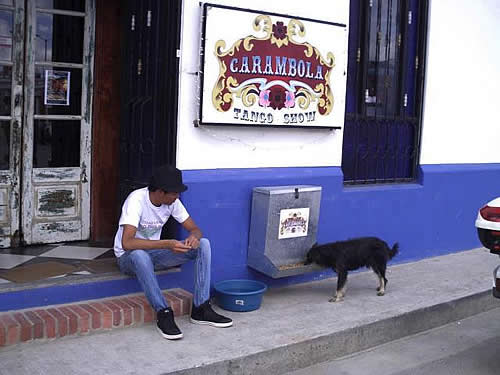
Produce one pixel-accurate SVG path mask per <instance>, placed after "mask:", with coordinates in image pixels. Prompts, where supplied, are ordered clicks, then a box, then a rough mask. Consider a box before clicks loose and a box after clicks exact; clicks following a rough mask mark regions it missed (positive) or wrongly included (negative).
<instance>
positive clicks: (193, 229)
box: [182, 217, 203, 249]
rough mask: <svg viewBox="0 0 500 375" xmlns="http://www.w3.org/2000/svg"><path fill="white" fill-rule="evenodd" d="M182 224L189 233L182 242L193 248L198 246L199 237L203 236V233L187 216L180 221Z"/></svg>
mask: <svg viewBox="0 0 500 375" xmlns="http://www.w3.org/2000/svg"><path fill="white" fill-rule="evenodd" d="M182 226H183V227H184V229H186V230H187V231H188V232H189V233H190V234H189V237H188V238H186V239H185V240H184V243H185V244H186V245H187V246H190V247H191V248H193V249H197V248H198V247H200V239H201V237H203V233H201V229H200V228H198V226H197V225H196V223H195V222H194V220H193V219H191V217H188V218H187V219H186V220H185V221H184V222H183V223H182Z"/></svg>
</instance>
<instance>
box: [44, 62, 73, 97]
mask: <svg viewBox="0 0 500 375" xmlns="http://www.w3.org/2000/svg"><path fill="white" fill-rule="evenodd" d="M70 74H71V72H66V71H61V70H46V71H45V95H44V104H45V105H69V84H70Z"/></svg>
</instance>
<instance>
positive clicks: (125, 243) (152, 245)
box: [122, 219, 201, 253]
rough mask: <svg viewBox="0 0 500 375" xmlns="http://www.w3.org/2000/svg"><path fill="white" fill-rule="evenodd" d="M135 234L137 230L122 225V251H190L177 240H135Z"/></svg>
mask: <svg viewBox="0 0 500 375" xmlns="http://www.w3.org/2000/svg"><path fill="white" fill-rule="evenodd" d="M188 220H189V219H188ZM186 221H187V220H186ZM136 232H137V228H136V227H134V226H133V225H130V224H124V225H123V234H122V247H123V249H124V250H126V251H128V250H136V249H142V250H154V249H170V250H172V251H178V252H181V253H185V252H186V251H189V250H190V249H191V246H189V245H187V244H185V243H183V242H181V241H177V240H145V239H142V238H136V237H135V234H136ZM200 233H201V232H200Z"/></svg>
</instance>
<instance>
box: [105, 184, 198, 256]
mask: <svg viewBox="0 0 500 375" xmlns="http://www.w3.org/2000/svg"><path fill="white" fill-rule="evenodd" d="M170 215H172V216H173V217H174V219H175V220H177V221H178V222H179V223H183V222H184V221H186V220H187V218H188V217H189V214H188V212H187V211H186V208H184V205H183V204H182V203H181V201H180V200H178V199H176V200H175V201H174V203H172V204H171V205H166V204H162V205H161V206H160V207H156V206H155V205H154V204H153V203H151V201H150V200H149V190H148V188H147V187H145V188H142V189H137V190H134V191H133V192H131V193H130V194H129V196H128V197H127V199H126V200H125V203H123V208H122V214H121V216H120V222H119V223H118V225H119V226H118V231H117V232H116V235H115V244H114V251H115V255H116V257H118V258H119V257H121V256H122V255H123V253H124V252H125V250H123V247H122V235H123V225H124V224H130V225H132V226H134V227H136V228H137V232H136V234H135V237H136V238H142V239H146V240H159V239H160V235H161V229H162V227H163V225H164V224H165V223H166V222H167V220H168V218H169V217H170Z"/></svg>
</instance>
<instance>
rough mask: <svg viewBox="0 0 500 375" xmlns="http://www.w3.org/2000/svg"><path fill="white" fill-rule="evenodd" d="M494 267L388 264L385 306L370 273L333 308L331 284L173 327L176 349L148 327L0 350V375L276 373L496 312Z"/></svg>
mask: <svg viewBox="0 0 500 375" xmlns="http://www.w3.org/2000/svg"><path fill="white" fill-rule="evenodd" d="M498 263H500V259H499V258H498V257H497V256H494V255H491V254H490V253H489V252H488V251H486V249H475V250H470V251H465V252H461V253H456V254H451V255H446V256H441V257H436V258H429V259H424V260H421V261H418V262H412V263H406V264H399V265H390V266H389V268H388V273H387V278H388V280H389V283H388V287H387V289H386V295H385V296H383V297H379V296H377V295H376V290H375V289H376V287H377V286H378V281H377V278H376V277H375V275H374V274H373V273H372V272H371V271H363V272H359V273H355V274H351V275H349V280H348V283H347V295H346V297H345V300H344V301H343V302H339V303H329V302H328V299H329V297H330V296H331V294H332V292H333V290H334V288H335V285H336V278H330V279H327V280H321V281H315V282H308V283H304V284H299V285H292V286H288V287H284V288H273V289H270V290H268V292H267V293H266V294H265V296H264V299H263V302H262V306H261V308H260V309H259V310H256V311H252V312H245V313H235V312H223V313H224V314H226V315H228V316H230V317H231V318H233V319H234V322H235V323H234V326H233V327H231V328H225V329H220V328H213V327H209V326H200V325H194V324H191V323H190V322H189V318H188V317H187V316H184V317H181V318H179V319H177V322H178V325H179V327H180V328H181V330H182V331H183V333H184V338H183V339H182V340H180V341H168V340H165V339H163V338H161V337H160V335H159V334H158V333H157V332H156V329H155V328H156V327H154V326H153V325H146V326H141V327H137V328H128V329H123V330H116V331H109V332H103V333H98V334H95V335H90V336H83V337H69V338H62V339H58V340H56V341H52V342H44V343H36V342H33V343H29V344H24V345H23V344H20V345H16V346H14V347H7V348H5V349H3V350H1V351H0V364H1V365H0V374H2V375H3V374H5V375H7V374H9V375H12V374H15V375H23V374H77V375H80V374H92V375H99V374H121V375H123V374H205V375H210V374H252V375H257V374H273V375H278V374H283V373H286V372H288V371H291V370H295V369H299V368H303V367H306V366H310V365H312V364H314V363H318V362H322V361H326V360H329V359H333V358H338V357H341V356H344V355H347V354H351V353H353V352H357V351H359V350H363V349H367V348H369V347H373V346H376V345H380V344H382V343H385V342H388V341H392V340H395V339H398V338H401V337H404V336H407V335H410V334H414V333H417V332H421V331H424V330H427V329H431V328H434V327H437V326H441V325H444V324H446V323H449V322H451V321H455V320H460V319H463V318H465V317H468V316H471V315H474V314H477V313H480V312H483V311H487V310H490V309H493V308H496V307H499V306H500V300H498V299H495V298H493V297H492V296H491V288H492V283H493V277H492V270H493V268H494V267H495V266H496V265H497V264H498Z"/></svg>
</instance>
